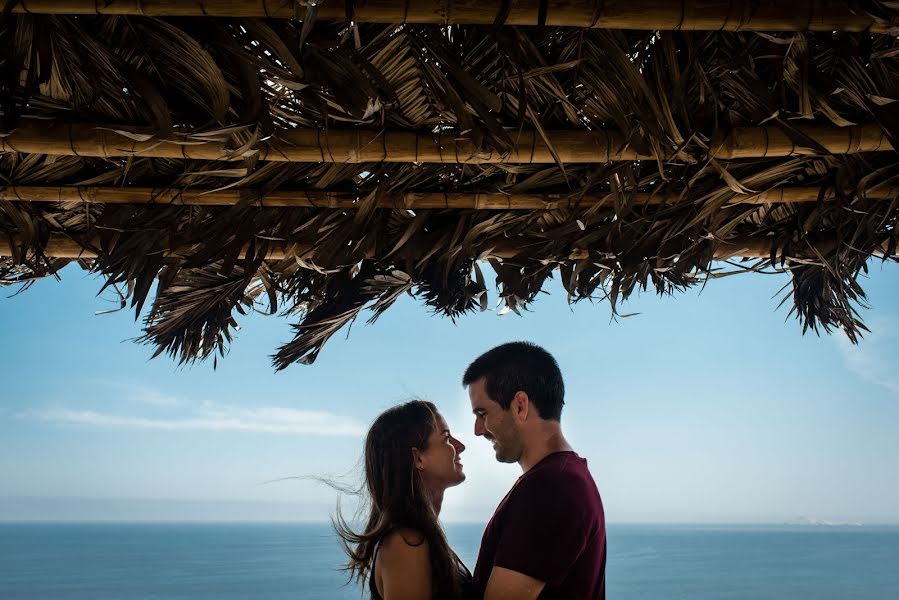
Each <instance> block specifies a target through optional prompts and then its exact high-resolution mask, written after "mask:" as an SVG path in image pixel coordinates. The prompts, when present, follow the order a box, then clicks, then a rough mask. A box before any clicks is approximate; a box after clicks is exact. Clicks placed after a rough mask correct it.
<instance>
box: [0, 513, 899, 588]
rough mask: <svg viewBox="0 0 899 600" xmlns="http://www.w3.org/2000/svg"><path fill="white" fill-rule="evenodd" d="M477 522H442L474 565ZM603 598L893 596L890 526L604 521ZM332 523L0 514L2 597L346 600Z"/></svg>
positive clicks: (896, 538)
mask: <svg viewBox="0 0 899 600" xmlns="http://www.w3.org/2000/svg"><path fill="white" fill-rule="evenodd" d="M482 531H483V525H471V524H448V525H447V534H448V536H449V538H450V541H451V543H452V544H453V547H454V548H455V549H456V551H457V552H458V554H459V555H460V556H461V557H462V559H463V560H464V561H465V562H466V564H468V565H469V567H471V568H473V567H474V560H475V557H476V555H477V548H478V543H479V542H480V536H481V533H482ZM608 543H609V557H608V564H607V570H606V581H607V589H608V598H609V599H610V600H637V599H655V598H658V599H663V600H676V599H684V600H686V599H689V600H724V599H743V598H745V599H750V598H751V599H760V598H764V599H771V598H788V599H791V600H795V599H805V598H813V599H817V600H821V599H828V598H833V599H840V600H845V599H853V598H858V599H861V598H865V599H872V600H873V599H876V600H884V599H894V598H899V527H809V526H770V527H769V526H725V525H721V526H688V525H670V526H660V525H614V524H613V525H610V526H609V528H608ZM341 560H342V554H341V551H340V548H339V546H338V544H337V540H336V538H335V536H334V534H333V533H332V532H331V530H330V526H329V525H328V524H325V523H314V524H276V523H270V524H255V523H254V524H249V523H247V524H224V523H222V524H196V523H182V524H179V523H172V524H159V523H146V524H137V523H18V524H13V523H6V524H2V523H0V599H2V600H18V599H41V600H54V599H60V600H62V599H65V600H103V599H116V600H132V599H151V598H158V599H191V600H206V599H209V600H211V599H213V598H214V599H216V600H226V599H232V598H233V599H238V598H240V599H246V598H252V599H269V598H272V599H275V598H278V599H280V598H291V599H303V600H351V599H352V600H358V599H359V598H360V597H365V598H367V595H366V596H361V593H360V588H359V587H357V586H355V585H350V586H345V585H344V583H345V581H346V579H345V577H344V575H343V574H342V573H341V572H340V571H339V570H338V566H339V564H340V562H341Z"/></svg>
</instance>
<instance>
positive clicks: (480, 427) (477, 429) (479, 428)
mask: <svg viewBox="0 0 899 600" xmlns="http://www.w3.org/2000/svg"><path fill="white" fill-rule="evenodd" d="M474 434H475V435H484V424H483V423H482V422H481V420H480V419H475V421H474Z"/></svg>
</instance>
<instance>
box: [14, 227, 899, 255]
mask: <svg viewBox="0 0 899 600" xmlns="http://www.w3.org/2000/svg"><path fill="white" fill-rule="evenodd" d="M834 244H835V241H832V240H823V241H819V243H818V246H817V247H818V249H819V251H820V252H822V253H827V252H829V251H830V250H832V249H833V246H834ZM94 245H95V246H96V245H97V244H96V242H95V243H94ZM771 246H772V238H770V237H764V236H745V237H738V238H733V239H730V240H722V241H721V243H720V245H719V246H718V247H717V248H716V249H715V254H714V258H715V259H716V260H726V259H729V258H736V257H743V258H768V257H770V256H771ZM885 251H886V249H885V248H883V249H881V252H885ZM314 252H315V249H314V247H313V246H312V245H310V244H291V245H288V246H287V247H273V248H269V250H268V252H267V254H266V260H270V261H276V260H284V259H287V258H294V257H297V258H314ZM519 253H520V248H518V247H516V246H515V245H514V243H511V242H510V243H507V244H505V245H501V246H496V247H494V248H490V249H488V250H486V251H485V252H484V253H482V254H481V255H480V256H479V257H478V258H479V259H485V258H500V259H513V258H515V257H516V256H517V255H518V254H519ZM782 253H783V249H782V248H778V249H777V251H776V256H777V257H779V256H781V254H782ZM189 254H190V248H181V249H176V250H172V251H170V252H168V253H167V254H166V256H171V257H176V258H177V257H182V256H188V255H189ZM0 256H12V249H11V247H10V243H9V239H8V238H0ZM44 256H46V257H47V258H68V259H94V258H97V253H96V252H94V251H93V250H89V249H85V248H83V247H82V246H81V245H80V244H79V243H78V242H76V241H75V240H72V239H71V238H69V237H67V236H65V235H62V234H52V235H51V236H50V238H49V240H48V241H47V245H46V246H45V247H44ZM239 256H240V258H243V257H245V256H246V249H244V250H242V251H241V252H240V255H239ZM589 256H590V255H589V253H588V252H587V251H586V250H584V249H577V248H576V249H574V250H572V251H571V253H570V254H569V256H568V258H569V259H570V260H584V259H587V258H589ZM370 258H371V257H370Z"/></svg>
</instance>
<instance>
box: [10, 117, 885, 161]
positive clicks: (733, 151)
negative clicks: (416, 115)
mask: <svg viewBox="0 0 899 600" xmlns="http://www.w3.org/2000/svg"><path fill="white" fill-rule="evenodd" d="M797 129H798V130H799V131H801V132H802V133H803V134H804V135H806V136H808V137H809V138H811V139H813V140H815V141H816V142H817V143H818V144H819V145H821V146H822V147H824V148H825V149H826V150H827V151H828V152H830V153H832V154H855V153H859V152H886V151H892V150H893V147H892V145H891V144H890V141H889V140H888V139H887V137H886V135H885V134H884V132H883V130H882V129H881V128H880V126H878V125H873V124H869V125H855V126H851V127H830V126H822V125H800V126H797ZM120 131H121V132H124V133H125V134H123V133H121V132H120ZM510 135H511V136H512V138H513V140H514V146H513V147H512V149H511V150H510V151H509V152H507V153H505V154H501V153H499V152H495V151H491V150H488V151H481V150H479V149H478V148H476V147H475V146H474V144H473V143H472V142H471V140H469V139H467V138H462V137H459V136H458V135H457V134H453V133H450V132H446V133H443V134H438V133H416V132H414V131H370V130H361V129H337V130H335V129H332V130H328V131H324V130H321V129H299V128H298V129H281V130H279V131H277V132H276V133H275V134H274V135H273V136H272V137H271V138H269V139H267V140H265V141H262V142H259V143H257V144H253V145H248V146H246V147H242V148H236V147H234V142H233V141H229V137H228V136H227V135H217V134H214V133H210V134H205V135H204V134H201V133H193V134H190V135H187V134H172V135H169V136H160V137H157V136H155V135H153V134H151V133H148V132H142V131H139V130H128V131H126V130H124V129H123V130H111V129H108V128H105V127H100V126H97V125H86V124H81V125H64V124H51V125H45V124H38V123H29V124H27V125H23V126H22V127H19V128H17V129H15V130H13V131H12V132H10V133H8V134H5V135H2V136H0V152H21V153H25V154H47V155H53V156H90V157H103V158H111V157H126V156H135V157H156V158H168V159H196V160H223V161H239V160H243V159H245V158H249V157H256V158H258V159H259V160H268V161H278V162H311V163H366V162H371V163H377V162H390V163H397V162H402V163H409V162H416V163H432V164H436V163H444V164H497V163H515V164H552V163H554V162H555V158H554V157H553V155H552V152H551V151H550V148H549V146H547V144H546V143H545V142H544V141H543V139H542V138H541V136H540V135H539V134H538V133H537V132H534V131H523V132H520V133H519V132H510ZM547 138H548V139H549V141H550V144H551V145H552V147H553V149H554V150H555V152H556V153H557V155H558V157H559V158H560V159H561V160H562V162H564V163H568V164H576V163H606V162H615V161H627V160H655V159H656V157H655V156H653V155H648V154H642V153H640V152H638V151H637V150H636V149H635V148H633V147H632V146H629V145H628V144H627V141H626V140H625V138H624V137H623V136H622V135H621V134H620V133H618V132H614V131H583V130H578V131H549V132H547ZM819 154H821V152H819V151H818V150H815V149H812V148H807V147H805V146H802V145H799V144H797V143H796V142H794V141H792V140H791V139H790V138H789V137H787V136H786V134H784V133H783V132H782V131H781V130H780V129H778V128H776V127H739V128H735V129H734V130H732V131H731V132H730V133H729V134H728V135H726V136H720V137H718V138H715V139H713V140H712V141H711V143H710V148H709V152H708V156H709V157H712V158H721V159H732V158H753V157H757V158H761V157H776V156H815V155H819ZM659 158H661V159H662V160H673V159H677V160H684V161H689V160H695V158H691V157H690V156H689V155H686V154H685V153H683V152H681V153H680V155H678V156H676V157H675V156H674V149H673V148H672V153H671V155H667V156H661V157H659Z"/></svg>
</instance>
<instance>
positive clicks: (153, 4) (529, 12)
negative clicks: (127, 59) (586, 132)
mask: <svg viewBox="0 0 899 600" xmlns="http://www.w3.org/2000/svg"><path fill="white" fill-rule="evenodd" d="M310 5H314V7H312V6H310ZM348 7H349V8H348ZM866 9H867V11H866ZM878 9H879V10H878ZM12 10H13V11H15V12H28V13H35V14H38V13H44V14H83V15H84V14H103V15H144V16H151V17H200V16H206V17H271V18H286V19H294V18H296V19H303V18H309V17H311V18H318V19H340V20H343V19H348V18H351V19H353V20H355V21H357V22H361V23H431V24H467V25H491V24H494V23H505V24H507V25H538V24H544V25H551V26H553V25H555V26H571V27H596V28H606V29H650V30H658V29H661V30H665V29H683V30H703V29H705V30H711V31H721V30H724V31H739V30H744V29H756V30H761V31H804V30H812V31H889V30H890V28H891V26H892V25H893V22H892V21H891V20H890V16H891V15H890V13H889V12H888V11H887V10H886V9H885V8H883V4H881V3H877V2H867V3H866V2H857V1H854V2H853V1H835V0H805V2H803V3H802V4H801V5H798V6H797V4H795V3H784V2H756V1H751V0H742V1H731V2H727V3H722V2H720V1H718V0H680V1H677V0H666V1H663V2H659V1H658V0H617V1H616V0H604V1H598V0H556V1H554V2H552V3H549V2H546V1H545V0H543V1H541V0H518V1H517V2H515V3H514V6H513V5H511V3H510V2H501V1H500V0H480V1H478V2H454V1H453V0H414V1H410V0H365V1H364V2H349V3H345V2H336V1H334V0H330V1H329V0H325V1H323V2H315V3H313V2H306V1H302V0H296V1H293V0H243V1H240V2H235V1H234V0H193V1H191V2H185V1H183V0H152V1H148V0H103V1H102V2H99V1H97V0H16V1H15V2H14V4H13V6H12ZM869 11H870V12H869Z"/></svg>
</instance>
